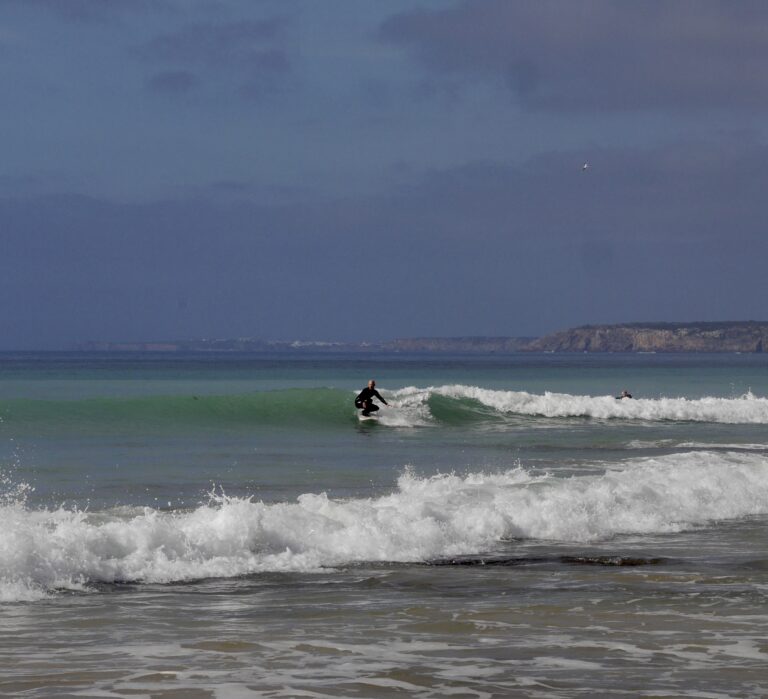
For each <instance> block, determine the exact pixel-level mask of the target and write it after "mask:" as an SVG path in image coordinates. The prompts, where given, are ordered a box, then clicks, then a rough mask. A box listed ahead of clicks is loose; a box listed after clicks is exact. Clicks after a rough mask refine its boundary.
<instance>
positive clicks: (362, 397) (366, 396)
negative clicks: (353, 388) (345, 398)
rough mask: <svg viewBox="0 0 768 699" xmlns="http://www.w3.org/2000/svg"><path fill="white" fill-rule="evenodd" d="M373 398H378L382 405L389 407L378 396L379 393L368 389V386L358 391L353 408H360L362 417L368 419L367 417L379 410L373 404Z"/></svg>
mask: <svg viewBox="0 0 768 699" xmlns="http://www.w3.org/2000/svg"><path fill="white" fill-rule="evenodd" d="M374 398H378V399H379V400H380V401H381V402H382V403H384V405H389V403H387V401H385V400H384V399H383V398H382V397H381V396H380V395H379V392H378V391H377V390H376V389H375V388H368V386H366V387H365V388H364V389H363V390H362V391H360V394H359V395H358V396H357V398H355V407H356V408H362V410H363V415H365V416H366V417H368V415H370V414H371V413H375V412H376V411H377V410H378V409H379V406H378V405H376V403H374V402H373V399H374Z"/></svg>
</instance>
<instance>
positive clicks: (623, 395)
mask: <svg viewBox="0 0 768 699" xmlns="http://www.w3.org/2000/svg"><path fill="white" fill-rule="evenodd" d="M631 397H632V394H631V393H630V392H629V391H628V390H627V389H626V388H625V389H624V390H623V391H622V392H621V395H620V396H616V400H621V399H622V398H631Z"/></svg>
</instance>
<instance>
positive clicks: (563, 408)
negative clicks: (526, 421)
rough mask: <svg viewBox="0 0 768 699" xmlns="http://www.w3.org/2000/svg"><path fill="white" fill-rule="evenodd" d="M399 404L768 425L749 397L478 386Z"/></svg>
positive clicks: (404, 393) (435, 391) (402, 394)
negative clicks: (449, 403)
mask: <svg viewBox="0 0 768 699" xmlns="http://www.w3.org/2000/svg"><path fill="white" fill-rule="evenodd" d="M394 395H395V396H396V398H397V399H398V400H400V401H406V400H408V401H410V402H412V403H415V402H417V401H420V402H421V403H426V401H427V400H428V399H429V397H430V396H431V395H440V396H446V397H448V398H454V399H467V398H469V399H473V400H476V401H478V402H479V403H481V404H482V405H485V406H487V407H490V408H493V409H494V410H496V411H498V412H500V413H509V414H516V415H530V416H542V417H553V418H555V417H589V418H599V419H632V420H649V421H660V420H680V421H694V422H719V423H729V424H740V423H745V424H768V399H766V398H758V397H756V396H755V395H753V394H752V393H747V394H745V395H743V396H741V397H739V398H716V397H705V398H696V399H691V398H654V399H651V398H633V399H624V400H617V399H616V398H615V397H614V396H579V395H571V394H568V393H551V392H549V391H547V392H545V393H543V394H534V393H528V392H526V391H497V390H491V389H487V388H479V387H477V386H464V385H453V386H433V387H429V388H416V387H408V388H404V389H401V390H399V391H396V392H395V393H394Z"/></svg>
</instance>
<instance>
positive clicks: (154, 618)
mask: <svg viewBox="0 0 768 699" xmlns="http://www.w3.org/2000/svg"><path fill="white" fill-rule="evenodd" d="M370 378H375V379H376V381H377V388H378V389H379V390H380V392H381V393H382V395H383V396H384V397H385V398H386V400H387V401H388V403H389V406H383V407H382V409H381V411H380V412H379V420H378V421H377V422H375V423H360V422H359V421H358V420H357V417H356V414H355V409H354V405H353V399H354V396H355V395H356V393H357V392H358V391H359V390H360V389H361V388H362V387H363V386H365V384H366V383H367V381H368V380H369V379H370ZM623 389H628V390H629V391H630V392H631V393H632V394H633V396H634V397H633V398H632V399H625V400H617V399H616V397H615V396H617V395H619V394H620V393H621V391H622V390H623ZM767 396H768V357H766V356H764V355H717V356H705V355H698V356H683V355H561V354H541V355H537V354H520V355H512V356H508V357H440V356H431V357H424V356H421V357H416V356H407V355H402V356H401V355H385V356H375V355H370V356H360V355H355V356H330V355H319V356H312V355H299V356H290V357H285V356H282V357H280V356H275V357H263V356H261V357H258V356H247V355H184V356H180V355H113V354H104V355H99V354H93V355H91V354H42V355H35V354H6V355H0V436H1V437H2V439H1V440H0V696H9V697H15V696H23V697H74V696H78V697H192V698H195V697H216V698H228V697H237V698H239V697H299V696H301V697H339V696H350V697H397V696H414V697H448V696H455V697H542V698H543V697H563V698H566V697H567V698H570V697H583V696H592V697H620V696H627V697H638V696H649V697H651V696H653V697H712V698H716V697H763V696H766V695H768V640H766V633H765V629H766V628H768V544H767V543H766V542H767V541H768V539H767V537H768V397H767Z"/></svg>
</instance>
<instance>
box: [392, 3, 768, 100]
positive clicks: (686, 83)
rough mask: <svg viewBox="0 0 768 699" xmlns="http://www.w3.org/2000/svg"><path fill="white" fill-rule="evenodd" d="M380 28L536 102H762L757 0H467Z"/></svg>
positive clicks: (440, 69)
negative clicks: (527, 0) (526, 0)
mask: <svg viewBox="0 0 768 699" xmlns="http://www.w3.org/2000/svg"><path fill="white" fill-rule="evenodd" d="M379 35H380V38H381V39H383V40H384V41H387V42H391V43H393V44H397V45H401V46H404V47H406V48H408V49H410V50H412V51H413V52H414V54H415V55H416V56H417V57H418V58H419V59H420V60H421V61H422V62H423V64H424V65H425V66H426V67H427V68H428V69H429V70H430V71H431V73H432V75H433V76H435V77H436V78H446V77H450V76H456V75H484V76H489V77H492V78H494V79H497V80H500V81H502V82H503V83H505V84H506V85H508V86H509V88H510V89H511V90H512V91H513V92H514V94H515V95H516V96H517V98H518V99H519V101H520V103H521V104H522V105H524V106H525V107H526V108H528V109H531V110H550V111H599V110H617V111H621V110H636V109H674V110H693V109H704V108H734V107H735V108H742V109H764V108H765V107H767V106H768V73H766V71H765V68H764V67H765V65H766V61H768V6H767V5H766V4H765V3H762V2H757V1H756V0H747V1H745V2H739V3H733V2H727V1H726V0H697V1H695V2H694V0H680V1H678V2H662V1H661V0H651V1H649V2H643V3H617V2H613V1H612V0H584V1H582V2H573V1H571V0H539V1H538V2H535V3H515V2H508V1H507V0H463V1H462V2H460V3H459V4H458V5H456V6H453V7H450V8H447V9H442V10H434V11H426V10H416V11H412V12H406V13H403V14H399V15H396V16H394V17H392V18H390V19H389V20H387V21H386V22H385V23H384V24H383V25H382V26H381V28H380V31H379Z"/></svg>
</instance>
